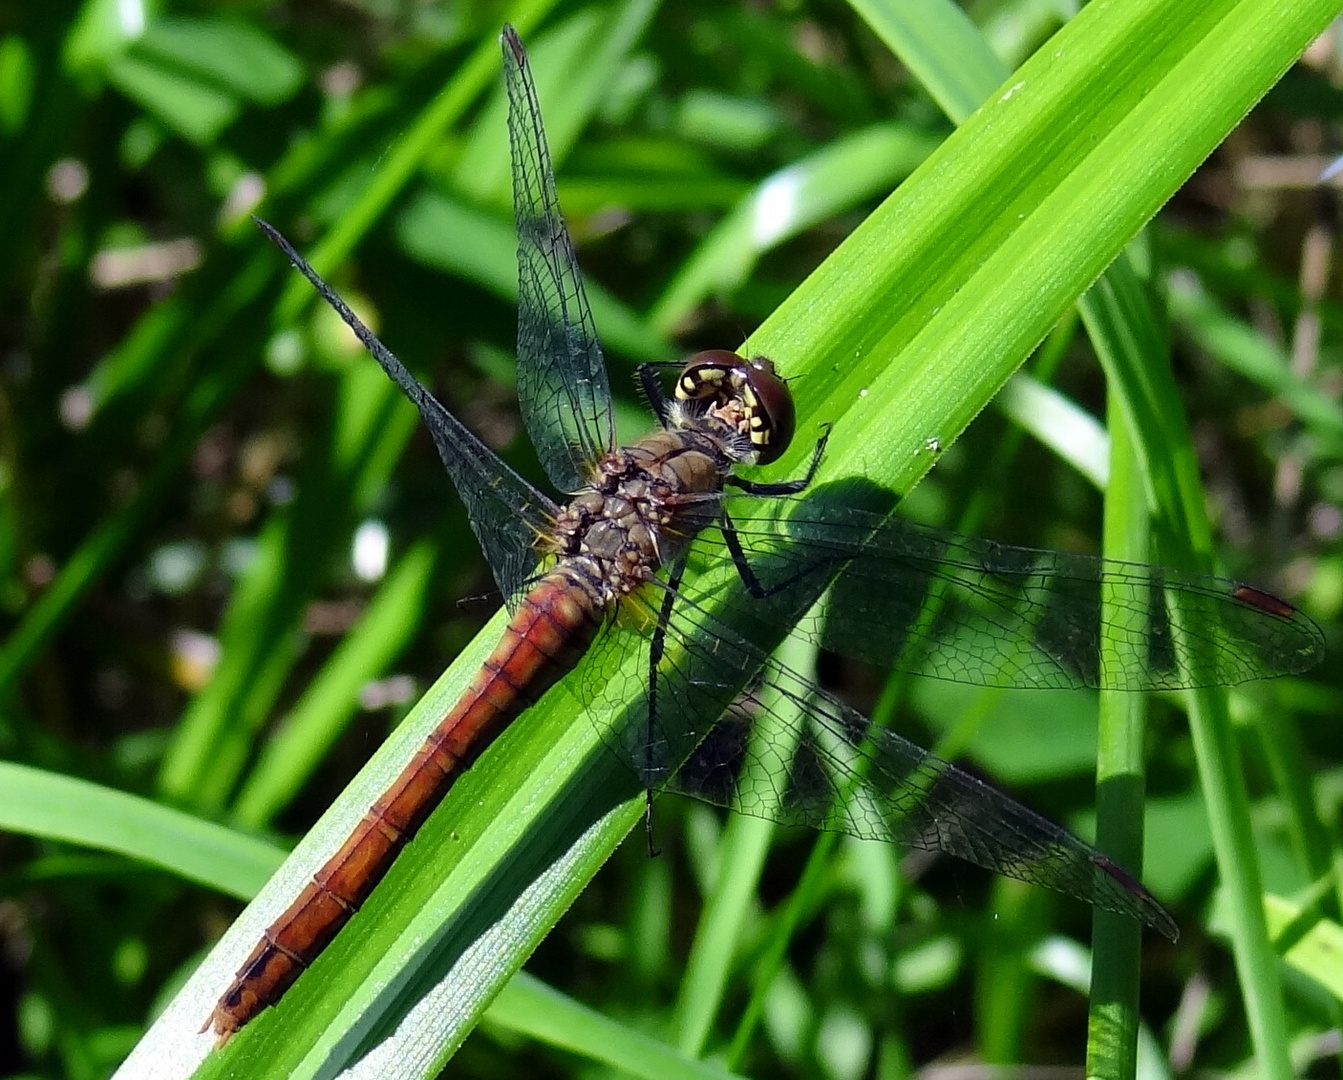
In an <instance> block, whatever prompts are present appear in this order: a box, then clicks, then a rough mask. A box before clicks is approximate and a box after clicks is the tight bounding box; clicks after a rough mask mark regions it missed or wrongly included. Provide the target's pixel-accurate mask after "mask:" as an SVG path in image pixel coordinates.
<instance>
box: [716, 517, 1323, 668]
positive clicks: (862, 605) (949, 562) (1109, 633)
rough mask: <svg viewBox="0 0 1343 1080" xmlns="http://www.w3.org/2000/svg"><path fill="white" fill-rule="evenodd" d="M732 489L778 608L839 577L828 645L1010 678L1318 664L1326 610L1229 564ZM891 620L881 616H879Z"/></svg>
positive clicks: (897, 661) (824, 637)
mask: <svg viewBox="0 0 1343 1080" xmlns="http://www.w3.org/2000/svg"><path fill="white" fill-rule="evenodd" d="M725 505H726V507H727V509H728V511H729V514H730V515H731V519H732V521H733V522H734V524H735V526H736V530H737V533H738V537H739V539H740V546H741V548H742V550H743V552H744V555H745V558H746V561H747V563H748V564H749V566H750V567H751V569H752V571H753V572H754V573H755V575H756V576H757V578H758V579H759V580H760V583H761V586H762V588H763V589H764V591H765V593H766V596H765V597H764V598H763V599H762V600H761V601H760V603H761V604H763V607H764V610H765V611H766V612H771V611H772V612H777V613H780V614H782V613H783V612H785V611H786V610H788V609H790V608H794V607H796V606H797V604H796V599H795V597H794V596H793V595H792V594H793V593H795V592H798V591H803V592H806V593H808V594H812V593H814V591H815V589H816V587H817V583H818V580H820V579H825V580H829V581H830V582H831V597H830V602H829V603H828V604H827V605H826V614H825V616H824V618H823V619H813V620H808V621H806V622H805V623H804V624H803V626H802V628H801V630H802V632H803V633H804V634H805V635H806V636H807V637H808V638H809V639H810V640H811V641H813V642H815V643H816V644H818V645H820V646H821V647H822V648H826V649H830V650H832V651H834V652H839V653H844V654H845V655H848V656H853V657H856V658H857V659H860V660H864V661H867V662H869V663H872V664H876V665H879V666H881V667H888V668H896V669H899V670H904V671H910V672H913V673H916V674H925V675H933V676H936V677H939V678H945V679H951V680H953V681H956V682H964V683H974V684H979V685H986V686H1004V687H1040V688H1054V687H1057V688H1063V687H1071V688H1078V687H1105V688H1112V689H1122V690H1171V689H1180V688H1187V687H1192V686H1209V685H1233V684H1236V683H1240V682H1245V681H1247V680H1250V679H1261V678H1268V677H1271V676H1275V675H1283V674H1287V673H1290V672H1299V671H1304V670H1306V669H1307V668H1309V667H1311V666H1313V665H1314V664H1316V663H1318V662H1319V661H1320V660H1321V659H1322V658H1323V655H1324V639H1323V635H1322V634H1321V632H1320V629H1319V627H1318V626H1316V625H1315V623H1313V622H1312V621H1311V620H1310V619H1309V618H1308V617H1307V616H1306V615H1304V614H1302V613H1301V612H1300V611H1298V610H1297V609H1296V608H1294V607H1292V606H1291V605H1290V604H1288V603H1287V602H1286V601H1283V600H1279V599H1278V598H1276V597H1274V596H1270V595H1269V594H1268V593H1264V592H1261V591H1260V590H1258V589H1255V588H1253V587H1252V586H1247V585H1244V584H1243V583H1240V582H1236V581H1232V580H1230V579H1226V578H1218V577H1211V576H1208V575H1204V574H1193V573H1184V572H1181V571H1177V570H1171V569H1167V568H1164V567H1158V566H1148V565H1144V564H1140V563H1125V562H1117V561H1113V560H1106V559H1099V558H1095V557H1093V556H1089V555H1077V554H1069V553H1064V552H1058V551H1041V550H1035V549H1031V548H1021V547H1013V546H1010V545H1006V544H997V543H993V542H992V541H988V540H979V539H974V538H971V537H966V536H959V535H957V534H955V533H951V532H947V531H944V530H941V529H935V528H931V527H929V526H925V525H918V524H915V523H913V522H910V521H907V520H905V519H904V518H900V517H895V516H891V515H884V516H883V515H880V514H874V513H870V512H867V511H864V510H860V509H855V508H853V507H852V506H850V505H844V504H841V503H839V502H838V501H835V500H832V499H827V498H826V497H825V493H824V492H820V493H818V494H816V495H814V496H813V495H811V494H808V495H806V496H802V497H799V498H796V499H792V500H789V505H788V506H787V507H786V508H785V509H784V519H783V520H778V519H775V518H772V517H770V516H767V511H766V509H765V507H764V506H763V504H761V503H760V502H759V500H750V499H747V498H744V497H734V498H730V499H728V500H726V502H725ZM878 627H879V628H881V632H880V633H878V632H875V628H878Z"/></svg>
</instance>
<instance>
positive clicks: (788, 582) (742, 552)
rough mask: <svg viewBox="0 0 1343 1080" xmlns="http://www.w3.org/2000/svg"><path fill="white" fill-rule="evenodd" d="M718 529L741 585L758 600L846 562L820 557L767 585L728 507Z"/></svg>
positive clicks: (720, 514) (719, 519) (839, 558)
mask: <svg viewBox="0 0 1343 1080" xmlns="http://www.w3.org/2000/svg"><path fill="white" fill-rule="evenodd" d="M718 529H719V531H720V532H721V533H722V534H723V542H724V543H725V544H727V550H728V554H729V555H731V556H732V565H733V566H734V567H736V568H737V576H738V577H740V578H741V583H742V585H744V586H745V587H746V591H747V592H748V593H750V594H751V596H752V597H753V598H754V599H756V600H768V599H769V598H770V597H771V596H777V595H778V594H779V593H781V592H783V591H784V590H785V589H788V588H791V587H792V586H793V585H796V584H797V583H798V582H799V581H801V580H802V579H803V578H804V577H807V576H808V575H809V574H814V573H817V572H818V571H829V570H830V569H832V568H838V566H839V564H840V563H842V562H843V561H844V560H843V559H842V558H841V557H839V556H836V557H835V558H833V559H823V558H819V557H818V558H817V559H816V561H815V562H813V563H812V564H811V565H810V566H804V567H803V568H802V569H801V570H799V571H797V573H795V574H789V575H788V576H787V577H786V578H784V579H783V580H782V581H779V582H776V583H775V584H773V585H766V584H765V583H764V582H763V581H761V580H760V579H759V578H758V577H757V576H756V573H755V571H754V570H752V569H751V562H750V560H749V559H748V558H747V557H746V549H745V548H743V547H742V546H741V537H740V536H738V535H737V527H736V526H735V525H734V524H732V518H730V517H729V516H728V512H727V509H726V507H724V508H723V509H721V510H720V511H719V516H718Z"/></svg>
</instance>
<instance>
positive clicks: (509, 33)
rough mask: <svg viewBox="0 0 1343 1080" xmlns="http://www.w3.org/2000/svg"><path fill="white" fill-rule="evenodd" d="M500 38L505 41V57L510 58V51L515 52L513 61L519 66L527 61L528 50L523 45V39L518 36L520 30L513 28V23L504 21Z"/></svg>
mask: <svg viewBox="0 0 1343 1080" xmlns="http://www.w3.org/2000/svg"><path fill="white" fill-rule="evenodd" d="M499 40H500V41H502V42H503V43H504V48H505V53H504V58H505V59H507V58H508V53H509V52H511V53H512V54H513V61H514V63H516V64H517V65H518V66H519V67H521V66H522V65H523V64H525V63H526V62H527V50H525V49H524V48H523V47H522V39H521V38H520V37H518V32H517V31H516V30H514V29H513V24H512V23H504V29H503V32H502V33H501V34H500V35H499Z"/></svg>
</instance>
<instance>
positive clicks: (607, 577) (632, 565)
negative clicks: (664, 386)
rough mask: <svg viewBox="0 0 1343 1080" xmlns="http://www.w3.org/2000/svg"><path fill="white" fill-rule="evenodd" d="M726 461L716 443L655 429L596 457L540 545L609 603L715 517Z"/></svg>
mask: <svg viewBox="0 0 1343 1080" xmlns="http://www.w3.org/2000/svg"><path fill="white" fill-rule="evenodd" d="M727 465H728V462H727V461H726V460H725V458H724V455H723V454H722V452H721V451H720V450H719V448H718V447H717V445H716V443H715V441H714V440H713V439H710V438H708V437H706V436H705V435H703V434H700V433H697V432H692V431H660V432H657V433H655V434H653V435H649V436H648V437H647V438H644V439H641V440H639V441H638V442H636V443H634V444H632V445H630V446H625V447H621V448H620V449H619V450H616V451H614V452H613V453H611V454H608V455H607V456H606V457H604V458H602V459H601V461H599V462H598V463H597V467H596V469H595V470H594V475H593V479H592V486H591V487H589V488H587V489H585V490H583V491H581V492H579V493H578V494H577V495H575V496H574V498H573V499H572V500H570V502H569V503H568V505H566V506H565V507H564V509H562V510H561V511H560V513H559V515H558V517H557V518H556V521H555V530H554V534H553V536H552V537H550V538H548V539H547V541H546V545H545V551H546V552H547V553H548V554H553V555H557V556H559V559H560V564H559V566H558V567H557V568H556V569H557V570H559V571H560V572H566V571H567V572H569V573H571V574H572V575H574V576H575V577H576V578H578V579H581V584H582V585H583V586H584V587H585V588H586V589H588V590H591V591H592V592H593V593H594V596H593V599H594V600H597V601H598V602H599V603H602V604H610V603H614V602H615V601H617V600H619V599H620V598H621V597H622V596H625V595H627V594H628V593H630V592H633V591H634V590H635V589H637V588H638V587H639V586H640V585H642V584H643V583H644V582H646V581H648V580H649V579H651V578H652V577H653V575H654V574H655V573H656V572H657V570H658V568H659V567H660V566H662V565H663V564H664V563H666V562H667V560H669V559H671V558H673V557H674V556H675V555H676V554H677V553H678V552H679V551H680V550H681V549H682V548H683V547H684V546H685V545H686V544H687V543H689V542H690V541H691V540H692V539H693V538H694V536H695V534H696V533H698V532H699V531H700V530H701V529H703V528H704V527H705V526H706V525H708V524H710V523H711V522H712V521H713V520H714V506H715V503H716V501H717V498H718V493H719V492H720V490H721V489H722V484H723V477H724V475H725V472H726V468H727Z"/></svg>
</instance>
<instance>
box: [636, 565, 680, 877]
mask: <svg viewBox="0 0 1343 1080" xmlns="http://www.w3.org/2000/svg"><path fill="white" fill-rule="evenodd" d="M684 576H685V559H684V557H683V558H680V559H677V560H676V561H675V562H674V563H673V564H672V567H671V572H670V573H669V574H668V575H667V588H666V590H665V591H664V592H663V594H662V603H661V605H660V606H659V608H658V618H657V625H655V626H654V627H653V634H652V638H651V639H650V641H649V644H648V730H647V731H646V732H645V733H644V768H643V773H644V775H643V780H644V789H645V798H646V799H647V802H646V803H645V806H644V827H645V830H646V831H647V833H648V854H649V857H650V858H654V857H656V856H657V854H658V850H657V845H656V844H655V843H654V842H653V786H654V777H655V776H656V775H657V773H656V770H657V769H658V768H659V766H658V765H657V763H656V762H655V760H654V746H655V744H656V739H657V725H656V721H655V720H654V717H656V716H657V704H658V698H657V695H658V665H659V664H661V663H662V657H663V654H664V653H665V652H666V649H667V627H668V626H669V625H670V623H671V612H672V605H673V604H674V603H676V590H677V589H679V588H680V587H681V579H682V578H683V577H684ZM664 779H665V777H664Z"/></svg>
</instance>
